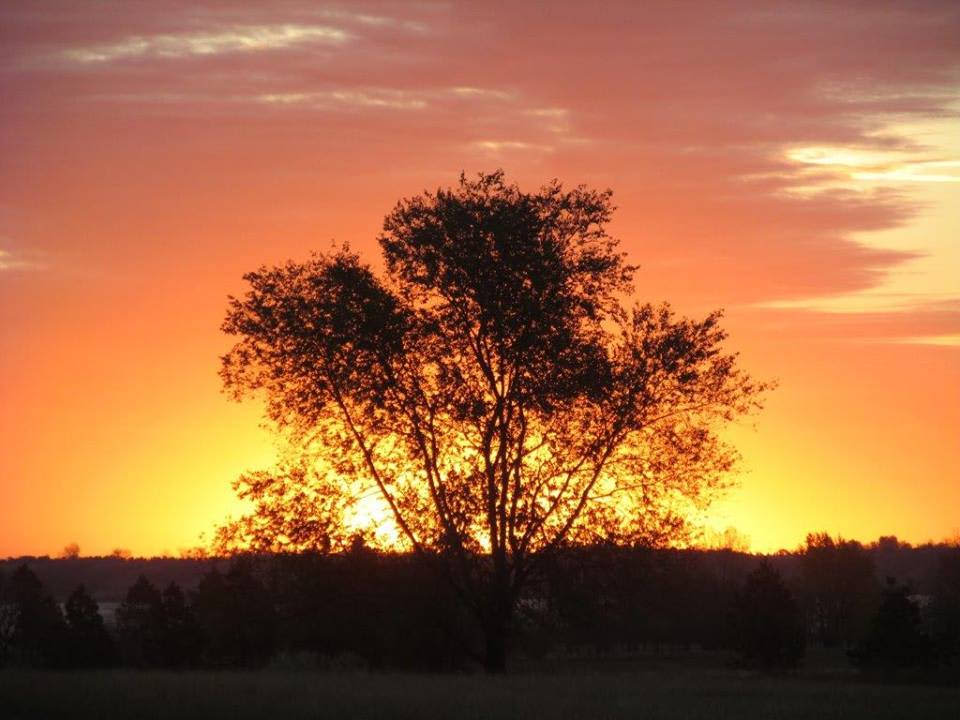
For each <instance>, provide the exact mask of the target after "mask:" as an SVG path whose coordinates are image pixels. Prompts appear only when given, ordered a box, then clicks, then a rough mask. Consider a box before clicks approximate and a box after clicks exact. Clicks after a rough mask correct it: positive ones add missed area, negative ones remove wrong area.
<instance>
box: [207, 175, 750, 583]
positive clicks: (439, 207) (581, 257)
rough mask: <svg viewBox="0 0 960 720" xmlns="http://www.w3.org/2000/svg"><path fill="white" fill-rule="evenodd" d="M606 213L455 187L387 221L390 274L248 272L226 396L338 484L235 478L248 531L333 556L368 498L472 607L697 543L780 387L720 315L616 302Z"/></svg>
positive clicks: (567, 200) (503, 187)
mask: <svg viewBox="0 0 960 720" xmlns="http://www.w3.org/2000/svg"><path fill="white" fill-rule="evenodd" d="M612 212H613V205H612V204H611V193H610V192H609V191H604V192H597V191H593V190H589V189H586V188H583V187H577V188H574V189H573V190H569V191H568V190H564V189H563V187H562V186H561V185H560V184H559V183H558V182H553V183H551V184H549V185H547V186H545V187H543V188H541V189H540V190H539V191H538V192H536V193H533V194H527V193H523V192H521V191H520V190H519V189H518V188H517V187H516V186H515V185H510V184H508V183H507V182H506V180H505V178H504V175H503V173H502V172H501V171H498V172H495V173H491V174H488V175H480V176H478V177H477V178H475V179H470V178H467V177H465V176H461V178H460V183H459V185H458V186H457V187H456V188H453V189H446V190H443V189H440V190H437V191H436V192H433V193H424V194H422V195H420V196H417V197H414V198H409V199H406V200H402V201H400V202H399V203H398V204H397V205H396V207H395V208H394V209H393V211H391V213H390V214H388V215H387V217H386V219H385V221H384V229H383V233H382V234H381V236H380V238H379V241H380V245H381V248H382V250H383V255H384V259H385V265H386V271H387V272H386V276H385V277H384V278H383V279H380V278H378V277H377V276H376V275H375V274H374V273H373V271H372V270H371V269H370V268H369V267H367V266H366V265H364V264H362V263H361V262H360V260H359V258H358V257H357V256H356V255H355V254H352V253H351V252H350V251H349V249H348V248H343V249H341V250H340V251H338V252H336V253H334V254H332V255H329V256H327V255H315V256H313V257H312V258H311V259H310V260H308V261H307V262H305V263H292V262H291V263H287V264H286V265H284V266H280V267H276V268H261V269H259V270H258V271H256V272H253V273H250V274H248V275H247V276H246V279H247V281H248V282H249V284H250V290H249V292H248V293H247V294H246V295H245V296H244V297H243V298H240V299H231V302H230V306H229V310H228V314H227V318H226V320H225V322H224V325H223V330H224V331H225V332H226V333H228V334H231V335H234V336H236V337H237V338H238V342H237V344H236V345H235V346H234V348H233V349H232V350H231V351H230V353H228V354H227V355H226V356H225V357H224V358H223V367H222V370H221V375H222V378H223V381H224V386H225V388H226V389H227V390H228V391H229V392H230V393H232V394H233V395H234V396H235V397H238V398H239V397H241V396H243V395H245V394H247V393H250V392H254V391H262V392H263V393H264V394H265V396H266V398H267V401H268V413H269V416H270V417H271V418H272V420H274V421H275V422H276V423H277V425H278V426H279V427H280V428H281V429H284V430H285V431H289V432H290V433H291V435H292V436H293V437H294V438H295V439H296V440H297V441H298V442H299V443H301V445H302V447H304V449H305V451H306V452H308V454H309V456H310V457H311V458H319V459H320V460H321V465H322V466H323V467H324V468H327V469H329V472H327V470H324V472H322V473H318V472H314V471H311V470H310V469H308V468H306V467H303V468H299V469H294V470H290V469H286V470H281V471H280V472H278V473H273V474H267V473H253V474H249V475H246V476H244V477H243V478H241V480H240V482H239V484H238V486H237V489H238V491H239V493H240V494H241V497H245V498H248V499H250V500H252V501H253V503H254V512H253V514H252V515H250V516H249V517H248V518H246V519H243V520H242V521H240V522H239V524H234V525H233V526H232V528H231V530H230V532H231V533H232V538H233V539H234V540H243V541H244V542H247V543H248V544H249V545H250V546H252V547H255V548H258V549H278V548H284V547H289V548H306V547H313V548H318V549H330V548H332V547H339V546H340V545H338V543H340V544H342V543H343V542H345V538H344V537H342V536H343V535H344V534H345V532H346V529H347V528H346V525H348V523H344V521H343V518H344V512H348V511H346V508H347V507H348V506H349V504H350V503H351V502H353V501H355V499H356V497H357V496H358V494H363V493H368V492H373V493H376V494H377V495H378V496H379V497H380V499H381V500H382V506H383V509H384V512H386V513H387V514H388V515H389V517H390V518H391V519H392V522H393V524H394V525H395V529H396V533H397V536H398V542H399V543H400V544H401V545H406V546H407V547H411V548H413V549H416V550H418V551H421V552H423V553H425V554H428V555H431V556H433V557H437V558H440V559H441V561H442V564H443V565H442V567H443V570H444V572H445V573H447V575H448V576H449V577H450V579H451V581H452V582H453V583H454V584H455V585H456V587H457V588H458V589H460V590H461V591H462V592H463V593H465V594H468V595H469V594H471V593H474V594H475V593H476V591H477V588H478V587H494V586H496V587H499V588H501V591H502V592H506V593H507V594H508V595H509V596H510V597H511V598H514V599H515V597H516V594H517V593H518V592H519V588H520V587H521V586H522V584H523V583H524V582H525V581H526V578H527V577H528V576H529V573H530V572H532V571H533V570H534V569H535V567H536V565H537V563H538V562H540V561H541V560H542V558H543V557H545V556H547V555H549V554H550V553H551V552H553V551H555V550H556V549H558V548H559V547H561V546H563V545H564V544H567V543H571V542H574V543H579V542H593V541H595V540H597V539H603V540H605V541H610V542H616V543H623V544H636V543H666V542H669V541H671V540H676V539H678V538H680V537H682V536H683V533H684V531H685V517H687V516H688V515H689V514H690V512H691V511H692V510H696V509H698V508H702V507H704V506H705V505H706V503H707V502H709V500H710V499H711V498H712V497H714V496H715V495H716V494H717V493H718V492H720V491H722V489H723V488H724V487H726V486H727V484H728V482H729V481H728V477H729V472H730V470H731V469H732V468H733V466H734V463H735V460H736V454H735V452H734V451H733V450H732V449H731V448H729V447H727V446H726V445H724V444H723V443H722V442H721V441H720V440H719V439H718V437H717V435H716V427H717V425H718V424H719V423H722V422H725V421H728V420H730V419H733V418H734V417H736V416H739V415H742V414H744V413H747V412H750V411H751V410H754V409H756V408H758V407H759V400H760V398H761V396H762V394H763V393H764V391H765V390H767V389H768V388H769V386H768V385H766V384H764V383H758V382H756V381H754V380H752V379H751V378H750V377H749V376H748V375H746V374H745V373H743V372H742V370H740V369H739V368H738V366H737V359H736V356H735V355H730V354H725V353H724V352H723V347H722V346H723V343H724V341H725V339H726V336H725V334H724V332H723V331H722V329H721V328H720V324H719V323H720V319H721V316H720V313H713V314H711V315H709V316H707V317H706V318H704V319H703V320H699V321H696V320H688V319H682V318H677V317H676V316H675V315H674V313H673V312H672V310H671V309H670V307H669V306H667V305H663V306H659V307H655V306H653V305H649V304H648V305H641V306H637V307H635V308H633V309H632V311H627V310H626V309H625V308H624V307H623V305H622V298H623V297H624V296H625V295H626V294H627V293H628V292H630V291H631V280H632V275H633V272H634V268H633V267H632V266H630V265H628V264H626V263H625V260H624V257H623V255H622V253H620V252H619V251H618V250H617V242H616V240H615V239H613V238H611V237H610V236H609V235H608V234H607V233H606V230H605V225H606V223H607V222H608V221H609V219H610V217H611V214H612ZM338 530H339V531H340V535H341V537H339V538H337V534H338ZM353 530H355V528H354V529H353ZM353 530H351V531H353ZM223 537H227V536H226V535H224V536H223ZM483 558H489V563H490V564H487V561H485V560H483ZM510 602H512V600H510Z"/></svg>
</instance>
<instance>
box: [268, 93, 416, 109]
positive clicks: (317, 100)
mask: <svg viewBox="0 0 960 720" xmlns="http://www.w3.org/2000/svg"><path fill="white" fill-rule="evenodd" d="M254 99H255V100H256V101H257V102H260V103H265V104H268V105H307V106H310V107H313V108H318V109H330V108H334V107H341V108H347V107H357V108H389V109H392V110H421V109H423V108H425V107H427V101H426V100H425V99H424V98H423V97H419V96H418V95H416V94H414V93H410V92H407V91H404V90H394V89H389V88H367V89H362V90H359V89H339V90H323V91H318V92H287V93H266V94H263V95H258V96H256V98H254Z"/></svg>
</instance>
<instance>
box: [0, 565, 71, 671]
mask: <svg viewBox="0 0 960 720" xmlns="http://www.w3.org/2000/svg"><path fill="white" fill-rule="evenodd" d="M0 607H2V608H4V609H3V611H2V618H0V623H2V625H3V633H4V636H5V639H4V640H3V642H4V643H5V646H6V649H5V653H6V660H7V662H8V663H10V664H14V665H22V666H28V667H47V668H50V667H60V666H61V665H63V662H64V639H65V637H64V636H65V627H64V621H63V614H62V613H61V612H60V606H59V605H57V603H56V602H55V601H54V599H53V598H52V597H51V596H50V595H48V594H47V593H46V591H45V590H44V588H43V583H41V582H40V579H39V578H38V577H37V576H36V575H35V574H34V573H33V571H31V570H30V568H29V567H27V565H26V564H23V565H20V566H19V567H18V568H17V569H16V570H14V571H13V573H11V575H10V577H9V578H7V580H6V582H4V584H3V597H2V598H0Z"/></svg>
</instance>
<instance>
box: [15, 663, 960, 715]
mask: <svg viewBox="0 0 960 720" xmlns="http://www.w3.org/2000/svg"><path fill="white" fill-rule="evenodd" d="M0 716H2V717H3V718H5V719H6V720H27V719H28V718H29V719H30V720H33V719H34V718H51V719H53V718H97V719H104V720H108V719H111V718H143V719H149V718H178V719H183V720H187V719H189V718H203V719H204V720H214V719H216V718H231V719H237V720H245V719H247V718H250V719H252V718H290V719H296V720H299V719H300V718H370V719H371V720H372V719H375V718H384V719H387V718H464V719H470V718H478V719H479V718H489V719H491V720H497V719H499V718H504V719H507V718H517V719H519V718H538V719H541V718H542V719H546V718H570V719H573V718H578V719H581V718H611V719H613V718H662V719H664V720H666V719H670V718H685V719H688V720H696V719H698V718H703V719H704V720H707V719H709V720H724V719H725V718H776V719H778V720H780V719H783V720H787V719H791V718H816V719H818V720H831V719H834V718H836V719H838V720H839V719H841V718H843V719H844V720H848V719H850V718H870V720H882V719H883V718H891V719H893V718H911V719H913V718H944V719H950V720H956V718H958V717H960V689H957V688H945V687H928V686H907V685H880V684H869V683H864V682H860V681H857V680H855V679H853V678H850V677H843V678H840V677H827V676H820V677H815V676H797V677H779V678H772V677H764V676H759V675H755V674H749V673H742V672H738V671H735V670H708V669H702V668H701V669H684V668H666V669H664V668H660V669H620V670H616V671H610V670H606V671H603V672H599V671H589V670H581V671H573V670H570V669H567V670H565V671H554V672H550V673H545V672H521V673H518V674H513V675H509V676H506V677H493V678H491V677H485V676H483V675H452V676H437V675H402V674H334V673H319V672H313V671H286V672H281V671H270V670H265V671H260V672H184V673H173V672H133V671H115V672H110V671H100V672H88V673H45V672H26V671H12V670H7V671H2V672H0Z"/></svg>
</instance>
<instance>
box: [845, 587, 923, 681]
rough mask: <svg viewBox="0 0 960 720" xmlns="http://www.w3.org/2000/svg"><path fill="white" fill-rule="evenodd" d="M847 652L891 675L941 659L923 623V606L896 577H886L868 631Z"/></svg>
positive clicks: (865, 665)
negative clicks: (912, 597) (884, 585)
mask: <svg viewBox="0 0 960 720" xmlns="http://www.w3.org/2000/svg"><path fill="white" fill-rule="evenodd" d="M848 654H849V657H850V659H851V661H852V662H853V663H854V664H855V665H857V666H859V667H860V668H863V669H864V670H878V671H881V672H883V673H885V674H887V675H888V676H889V675H892V674H895V673H897V672H898V671H902V670H908V669H912V668H930V667H933V666H935V665H936V664H937V662H938V660H939V658H938V655H937V652H936V648H935V647H934V644H933V642H932V641H931V638H930V636H929V635H928V633H927V632H926V631H925V629H924V627H923V625H922V623H921V616H920V608H919V607H918V605H917V603H915V602H914V601H913V600H911V598H910V591H909V588H908V587H907V586H906V585H900V584H898V583H897V582H896V580H895V579H894V578H887V586H886V587H885V588H884V589H883V597H882V601H881V602H880V607H879V608H878V610H877V614H876V615H875V616H874V618H873V621H872V622H871V624H870V628H869V630H868V631H867V633H866V635H865V636H864V638H863V639H862V640H861V641H860V643H859V644H858V645H857V646H856V647H855V648H854V649H853V650H851V651H850V652H849V653H848Z"/></svg>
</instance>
